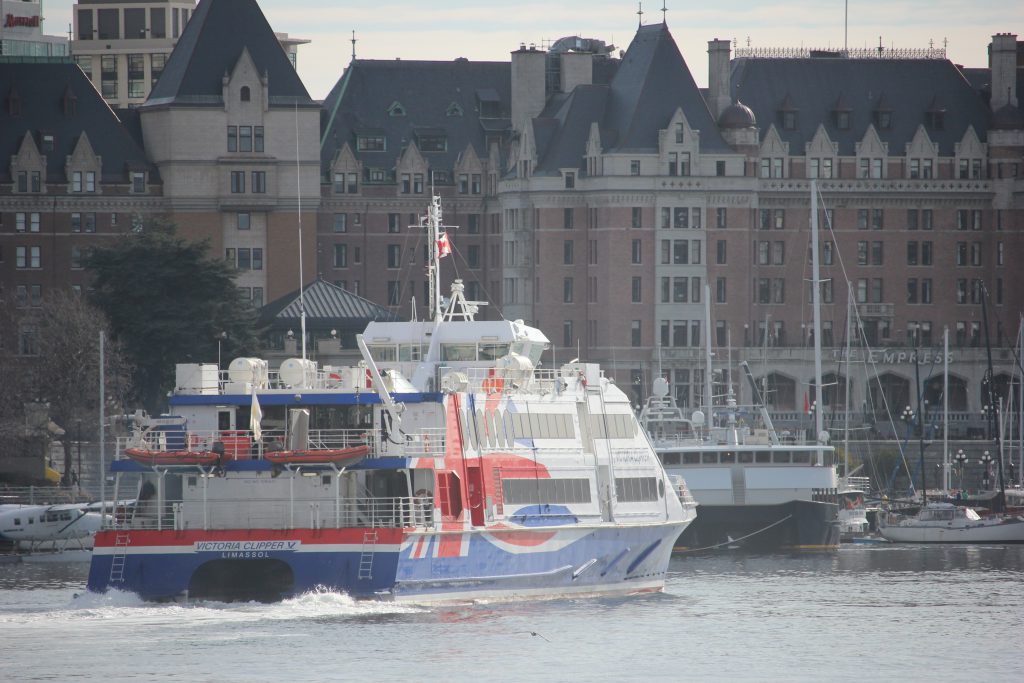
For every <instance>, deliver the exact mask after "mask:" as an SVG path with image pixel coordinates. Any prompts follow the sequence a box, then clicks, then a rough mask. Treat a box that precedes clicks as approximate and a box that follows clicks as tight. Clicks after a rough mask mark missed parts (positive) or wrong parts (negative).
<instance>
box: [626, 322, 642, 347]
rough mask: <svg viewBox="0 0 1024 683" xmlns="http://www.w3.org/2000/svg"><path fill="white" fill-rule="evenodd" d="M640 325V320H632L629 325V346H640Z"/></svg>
mask: <svg viewBox="0 0 1024 683" xmlns="http://www.w3.org/2000/svg"><path fill="white" fill-rule="evenodd" d="M640 323H641V321H640V320H634V321H632V323H631V324H630V334H629V341H630V345H631V346H640V345H641V342H642V341H643V339H642V337H641V334H640V330H641V327H640Z"/></svg>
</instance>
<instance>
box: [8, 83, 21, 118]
mask: <svg viewBox="0 0 1024 683" xmlns="http://www.w3.org/2000/svg"><path fill="white" fill-rule="evenodd" d="M7 113H8V114H9V115H10V116H21V95H19V94H18V93H17V92H15V91H14V90H13V89H12V90H11V93H10V94H9V95H8V96H7Z"/></svg>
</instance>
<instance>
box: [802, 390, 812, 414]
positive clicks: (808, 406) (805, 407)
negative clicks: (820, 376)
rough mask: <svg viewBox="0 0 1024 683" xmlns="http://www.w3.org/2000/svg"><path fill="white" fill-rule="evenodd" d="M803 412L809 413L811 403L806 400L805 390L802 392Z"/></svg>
mask: <svg viewBox="0 0 1024 683" xmlns="http://www.w3.org/2000/svg"><path fill="white" fill-rule="evenodd" d="M804 412H805V413H807V414H808V415H810V414H811V404H810V402H809V401H808V400H807V392H806V391H805V392H804Z"/></svg>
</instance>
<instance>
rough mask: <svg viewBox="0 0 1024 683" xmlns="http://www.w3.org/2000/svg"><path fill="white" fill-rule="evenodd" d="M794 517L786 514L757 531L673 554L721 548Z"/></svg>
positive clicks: (673, 552)
mask: <svg viewBox="0 0 1024 683" xmlns="http://www.w3.org/2000/svg"><path fill="white" fill-rule="evenodd" d="M792 517H793V515H786V516H785V517H783V518H782V519H778V520H776V521H774V522H772V523H771V524H769V525H768V526H766V527H762V528H760V529H758V530H757V531H755V532H753V533H750V534H747V535H746V536H740V537H739V538H733V539H730V540H728V541H725V542H723V543H716V544H715V545H708V546H704V547H703V548H687V549H686V550H675V549H673V550H672V554H673V555H682V554H683V553H699V552H701V551H703V550H713V549H715V548H721V547H722V546H723V545H732V544H733V543H738V542H740V541H743V540H746V539H748V538H750V537H751V536H756V535H758V534H760V533H764V532H765V531H768V530H769V529H771V528H772V527H775V526H778V525H780V524H782V523H783V522H785V521H786V520H787V519H791V518H792Z"/></svg>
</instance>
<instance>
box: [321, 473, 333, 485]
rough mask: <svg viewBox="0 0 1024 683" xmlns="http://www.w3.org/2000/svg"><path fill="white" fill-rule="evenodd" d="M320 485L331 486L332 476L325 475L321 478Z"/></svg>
mask: <svg viewBox="0 0 1024 683" xmlns="http://www.w3.org/2000/svg"><path fill="white" fill-rule="evenodd" d="M320 483H321V484H322V485H323V486H330V485H331V475H329V474H325V475H323V476H322V477H320Z"/></svg>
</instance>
